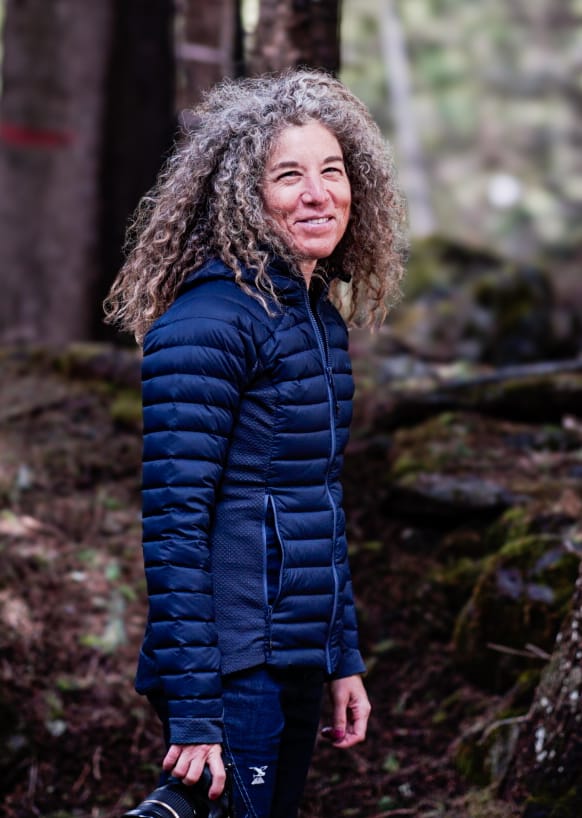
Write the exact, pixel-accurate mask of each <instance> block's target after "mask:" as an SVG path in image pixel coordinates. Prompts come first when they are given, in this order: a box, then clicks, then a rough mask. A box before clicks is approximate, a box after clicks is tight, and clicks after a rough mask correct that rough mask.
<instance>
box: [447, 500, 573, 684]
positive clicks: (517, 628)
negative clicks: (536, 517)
mask: <svg viewBox="0 0 582 818" xmlns="http://www.w3.org/2000/svg"><path fill="white" fill-rule="evenodd" d="M504 530H505V532H506V534H507V539H506V541H505V543H504V544H503V546H502V547H501V548H500V550H499V551H498V552H497V553H496V554H493V555H491V556H489V557H487V558H485V559H484V560H483V563H482V572H481V575H480V577H479V579H478V580H477V582H476V584H475V587H474V589H473V593H472V595H471V598H470V599H469V601H468V602H467V604H466V605H465V606H464V607H463V609H462V611H461V613H460V614H459V616H458V618H457V621H456V623H455V629H454V634H453V642H454V649H455V657H456V661H457V663H458V665H459V666H460V667H461V668H462V669H463V670H464V672H465V673H466V674H467V676H468V677H470V678H471V679H473V680H474V681H475V682H477V683H478V684H480V685H482V686H484V687H486V688H488V689H493V690H503V689H505V688H506V687H508V686H509V685H510V684H512V683H513V682H514V681H515V680H516V679H517V677H518V676H519V674H520V673H522V672H523V671H524V670H526V669H528V668H531V667H534V668H535V667H537V666H539V662H540V660H539V659H538V658H536V656H535V654H534V653H533V652H532V653H531V658H529V657H528V656H527V646H528V644H531V645H534V646H536V648H539V649H541V650H543V651H546V652H548V653H551V650H552V646H553V643H554V640H555V637H556V634H557V632H558V629H559V626H560V624H561V622H562V619H563V617H564V615H565V613H566V612H567V610H568V605H569V603H570V600H571V597H572V593H573V590H574V583H575V581H576V577H577V575H578V569H579V557H578V556H576V555H574V554H572V553H570V552H568V551H567V550H566V549H565V547H564V545H563V544H562V539H561V537H560V536H559V535H558V534H554V533H545V532H540V531H536V530H535V526H534V525H533V524H531V525H529V526H528V525H527V524H526V522H525V518H524V516H523V514H519V513H518V512H516V511H515V510H511V511H510V512H509V516H506V517H505V519H504V521H503V522H502V523H498V524H497V526H494V527H493V529H492V532H491V538H492V541H493V542H494V541H495V540H497V538H499V537H500V536H501V535H502V532H503V531H504ZM492 646H493V647H492ZM512 651H513V652H512ZM515 651H517V652H521V653H515ZM522 653H525V654H526V655H521V654H522Z"/></svg>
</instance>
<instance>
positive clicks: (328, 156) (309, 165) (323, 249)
mask: <svg viewBox="0 0 582 818" xmlns="http://www.w3.org/2000/svg"><path fill="white" fill-rule="evenodd" d="M262 191H263V201H264V204H265V210H266V213H267V216H269V217H270V218H271V220H272V221H273V222H274V224H275V225H276V227H277V230H278V231H279V233H280V234H281V236H282V237H283V240H284V241H285V243H286V244H287V245H288V246H289V247H290V248H291V249H292V250H294V251H295V252H296V253H297V254H298V255H299V258H300V268H301V272H302V273H303V275H304V276H305V279H306V281H307V284H308V285H309V280H310V278H311V274H312V272H313V270H314V268H315V265H316V263H317V261H318V259H320V258H326V257H327V256H329V255H331V253H332V252H333V250H334V249H335V247H336V246H337V244H338V242H339V241H340V239H341V237H342V236H343V234H344V233H345V231H346V227H347V225H348V221H349V218H350V205H351V201H352V195H351V189H350V182H349V179H348V177H347V174H346V169H345V166H344V160H343V155H342V150H341V148H340V146H339V143H338V141H337V139H336V138H335V136H334V135H333V134H332V133H331V131H328V129H327V128H326V127H324V126H323V125H321V124H320V123H319V122H316V121H315V120H312V121H311V122H309V123H308V124H307V125H290V126H289V127H287V128H285V130H284V131H282V132H281V135H280V136H279V139H278V140H277V142H276V143H275V146H274V148H273V150H272V152H271V155H270V156H269V159H268V160H267V165H266V168H265V174H264V177H263V186H262Z"/></svg>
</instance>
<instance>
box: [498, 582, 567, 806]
mask: <svg viewBox="0 0 582 818" xmlns="http://www.w3.org/2000/svg"><path fill="white" fill-rule="evenodd" d="M581 660H582V569H581V571H580V575H579V578H578V580H577V582H576V588H575V591H574V596H573V599H572V609H571V613H570V614H569V616H568V617H567V618H566V620H565V621H564V623H563V625H562V628H561V630H560V633H559V634H558V637H557V639H556V645H555V648H554V653H553V655H552V658H551V660H550V662H549V663H548V666H547V668H546V669H545V671H544V672H543V675H542V679H541V681H540V684H539V685H538V688H537V690H536V695H535V699H534V702H533V704H532V706H531V708H530V711H529V715H528V720H527V722H526V723H525V727H524V729H523V730H522V732H521V735H520V737H519V740H518V743H517V750H516V754H515V756H514V762H513V764H512V766H511V768H510V771H509V773H508V776H507V777H506V781H505V785H504V791H505V795H507V796H510V797H512V798H513V799H514V800H518V801H519V800H522V799H523V798H524V797H525V796H526V795H528V794H531V796H532V798H531V801H532V804H531V806H530V810H529V811H527V810H526V813H525V814H526V815H529V814H531V815H532V816H533V815H534V814H535V815H536V816H538V817H539V818H543V816H545V815H550V814H552V815H553V814H554V813H553V812H551V810H552V809H553V807H554V806H555V805H556V803H557V801H558V799H560V798H562V799H564V798H565V799H566V800H567V802H568V803H567V804H566V803H564V804H563V811H562V812H560V815H564V816H566V815H568V816H570V815H572V818H574V817H575V816H578V815H580V808H582V739H581V738H580V729H581V727H582V690H581V689H582V662H581ZM536 801H537V802H538V803H534V802H536ZM545 804H546V805H547V806H548V811H547V812H544V805H545ZM534 807H535V809H534ZM566 807H567V808H568V809H570V808H571V811H568V809H566ZM555 814H557V813H555Z"/></svg>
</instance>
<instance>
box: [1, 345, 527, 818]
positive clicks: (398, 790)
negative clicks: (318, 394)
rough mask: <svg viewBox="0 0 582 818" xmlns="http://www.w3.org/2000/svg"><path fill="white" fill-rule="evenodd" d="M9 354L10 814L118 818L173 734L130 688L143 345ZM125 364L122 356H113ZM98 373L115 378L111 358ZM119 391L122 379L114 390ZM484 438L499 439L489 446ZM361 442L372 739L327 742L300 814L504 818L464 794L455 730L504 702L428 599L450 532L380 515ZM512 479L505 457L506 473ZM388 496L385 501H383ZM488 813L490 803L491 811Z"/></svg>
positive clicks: (137, 577)
mask: <svg viewBox="0 0 582 818" xmlns="http://www.w3.org/2000/svg"><path fill="white" fill-rule="evenodd" d="M84 355H85V353H84V352H83V351H82V350H81V351H80V352H78V354H77V353H76V354H75V355H70V353H69V352H63V353H62V354H60V353H53V352H49V351H48V350H37V351H34V350H32V351H31V350H24V349H23V350H18V349H7V350H4V351H2V352H1V366H2V372H3V388H2V392H1V393H0V451H1V453H2V457H1V465H0V500H1V507H2V509H3V510H2V511H1V512H0V554H1V556H2V572H1V579H0V734H1V737H2V745H3V746H4V747H5V748H6V749H5V750H4V751H3V753H2V756H3V757H2V758H1V759H0V782H1V783H0V797H1V799H2V804H3V807H2V809H3V813H4V815H5V816H6V818H29V816H30V818H32V816H52V818H66V816H69V815H71V816H73V815H74V816H78V817H79V818H80V817H81V816H82V817H83V818H84V817H85V816H91V818H110V817H111V818H113V816H118V815H120V814H121V813H122V812H123V810H124V809H126V808H129V807H131V806H133V805H134V804H136V803H137V802H138V801H139V800H141V798H142V797H143V796H144V795H145V794H146V793H147V792H149V791H150V790H151V789H152V788H153V787H154V785H155V783H156V779H157V775H158V770H159V763H160V759H161V757H162V754H163V749H162V740H161V736H160V731H159V727H158V724H157V722H156V719H155V717H154V716H153V715H152V713H151V712H150V710H149V709H148V707H147V705H146V704H145V703H144V701H143V700H142V699H141V698H140V697H139V696H137V694H136V693H135V692H134V690H133V674H134V669H135V663H136V656H137V650H138V646H139V642H140V639H141V636H142V631H143V623H144V615H145V606H146V601H145V587H144V580H143V571H142V564H141V550H140V521H139V460H140V449H141V441H140V428H139V398H138V395H137V392H136V391H135V390H134V389H132V388H130V386H128V385H127V384H128V381H131V377H129V378H128V377H127V373H125V372H124V373H121V374H120V372H117V373H116V372H113V375H112V366H114V367H115V366H117V367H119V368H120V371H121V369H124V368H126V369H127V371H133V369H134V368H135V360H133V359H132V354H131V353H129V352H124V353H123V355H121V353H120V357H119V358H116V357H115V354H113V353H110V352H108V351H107V350H104V352H103V360H102V361H101V363H100V353H99V351H98V350H97V352H95V350H92V351H91V352H90V355H89V356H88V357H90V358H91V368H90V371H87V370H85V368H84V363H83V356H84ZM112 361H117V363H115V364H114V365H113V364H112ZM101 364H102V370H103V371H102V374H100V372H99V367H100V366H101ZM116 379H117V380H118V381H119V382H124V385H119V384H118V385H115V383H114V381H115V380H116ZM483 443H484V445H485V446H486V445H487V441H483ZM385 468H386V465H385V455H384V454H382V453H380V455H379V456H378V457H377V458H376V461H375V463H374V462H370V461H369V459H365V458H364V457H363V456H362V455H361V453H359V450H358V446H357V445H355V446H354V448H353V449H352V450H350V452H349V453H348V455H347V457H346V466H345V489H346V508H347V514H348V525H349V530H350V542H351V550H352V570H353V575H354V585H355V588H356V592H357V597H358V605H359V609H360V621H361V637H362V648H363V652H364V654H365V656H366V658H367V660H368V665H369V672H368V676H367V680H366V683H367V687H368V690H369V694H370V698H371V700H372V703H373V714H372V717H371V722H370V730H369V736H368V739H367V741H366V743H365V744H363V745H360V746H359V747H357V748H355V749H353V750H352V751H350V752H341V751H338V750H334V749H333V748H330V747H329V746H326V745H325V743H324V742H323V741H322V742H320V743H319V744H318V747H317V748H316V753H315V759H314V763H313V767H312V770H311V773H310V777H309V781H308V786H307V792H306V798H305V808H304V812H303V816H304V818H318V817H319V818H331V816H334V818H335V816H338V818H339V816H361V818H388V817H389V816H419V817H420V816H423V817H424V818H429V817H431V818H437V816H447V818H472V817H473V816H476V817H477V818H488V816H490V817H491V818H493V817H494V818H504V816H510V815H517V814H518V811H517V810H513V809H512V808H511V807H510V806H509V805H507V804H505V803H502V802H491V798H490V796H491V793H490V792H487V791H486V789H484V788H483V787H480V788H478V787H474V786H472V785H469V784H468V783H467V781H466V780H465V779H464V778H463V777H462V776H461V774H460V772H459V770H458V769H457V766H456V763H455V751H456V747H457V744H458V741H459V738H460V736H461V735H462V734H463V733H464V732H465V730H466V729H469V728H470V725H471V724H472V723H474V722H475V720H476V719H478V717H479V716H480V715H481V714H483V713H485V712H486V711H487V710H488V709H490V708H491V707H494V706H495V704H496V702H497V700H498V699H499V696H498V695H496V694H492V693H491V692H488V691H485V690H483V689H482V688H480V687H479V686H477V685H476V684H475V683H474V682H470V681H468V679H467V678H465V677H464V676H463V675H462V674H461V672H460V671H459V669H458V668H457V666H456V664H455V661H454V657H453V652H452V647H451V644H450V631H451V627H452V624H453V621H454V614H453V612H452V611H451V610H449V609H448V607H447V602H446V600H443V601H442V605H441V606H440V608H441V609H440V611H439V605H438V604H437V605H436V606H435V604H434V603H432V604H431V605H427V604H426V594H427V593H428V585H427V578H428V577H429V576H431V575H432V574H433V573H434V571H435V569H436V567H437V562H438V554H439V549H440V547H441V543H442V540H443V537H444V536H445V535H446V534H447V533H448V532H450V527H451V525H450V522H449V523H448V524H447V526H444V527H443V526H442V525H440V524H439V523H438V522H433V523H432V524H430V525H429V524H426V523H425V524H424V525H420V526H419V525H418V523H417V522H414V521H413V520H411V519H406V518H405V517H399V516H398V514H396V513H395V512H394V509H391V508H390V507H388V506H387V505H386V497H385V487H384V484H383V478H382V473H383V469H385ZM505 468H506V464H505V463H500V464H499V470H500V472H503V470H504V469H505ZM383 492H384V493H383ZM492 804H493V805H492Z"/></svg>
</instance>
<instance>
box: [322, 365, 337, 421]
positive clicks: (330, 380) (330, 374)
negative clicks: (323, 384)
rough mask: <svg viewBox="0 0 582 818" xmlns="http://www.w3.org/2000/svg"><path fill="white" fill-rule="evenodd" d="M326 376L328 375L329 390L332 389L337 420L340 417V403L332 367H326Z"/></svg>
mask: <svg viewBox="0 0 582 818" xmlns="http://www.w3.org/2000/svg"><path fill="white" fill-rule="evenodd" d="M325 374H326V375H327V381H328V383H329V388H330V389H331V394H332V396H333V403H334V408H335V416H336V418H337V417H338V415H339V402H338V399H337V393H336V391H335V380H334V378H333V370H332V368H331V366H326V367H325Z"/></svg>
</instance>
